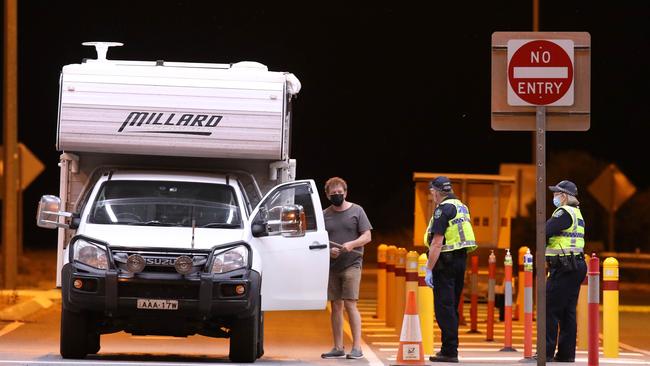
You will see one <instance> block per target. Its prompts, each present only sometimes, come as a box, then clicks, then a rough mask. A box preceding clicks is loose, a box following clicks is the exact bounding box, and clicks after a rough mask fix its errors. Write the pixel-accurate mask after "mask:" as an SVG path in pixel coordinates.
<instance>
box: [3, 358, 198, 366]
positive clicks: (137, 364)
mask: <svg viewBox="0 0 650 366" xmlns="http://www.w3.org/2000/svg"><path fill="white" fill-rule="evenodd" d="M0 364H9V365H16V364H18V365H76V364H78V365H102V366H110V365H115V366H125V365H134V366H141V365H142V364H143V363H142V361H105V360H97V361H94V360H89V359H85V360H77V362H74V361H73V362H71V360H62V361H54V360H53V361H33V360H0ZM147 364H148V365H157V366H196V363H195V362H192V363H179V362H151V361H147Z"/></svg>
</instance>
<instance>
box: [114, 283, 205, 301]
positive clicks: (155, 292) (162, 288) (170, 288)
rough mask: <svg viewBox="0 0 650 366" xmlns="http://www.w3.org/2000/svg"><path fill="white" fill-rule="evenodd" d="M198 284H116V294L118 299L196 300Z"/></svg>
mask: <svg viewBox="0 0 650 366" xmlns="http://www.w3.org/2000/svg"><path fill="white" fill-rule="evenodd" d="M199 288H200V283H199V282H197V283H192V282H187V283H181V284H179V283H176V282H160V283H139V282H118V284H117V294H118V296H119V297H136V298H142V299H177V300H192V299H194V300H198V299H199Z"/></svg>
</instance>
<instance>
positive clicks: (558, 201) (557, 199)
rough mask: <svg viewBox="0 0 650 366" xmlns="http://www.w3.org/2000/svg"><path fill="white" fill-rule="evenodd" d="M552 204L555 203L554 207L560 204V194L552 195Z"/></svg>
mask: <svg viewBox="0 0 650 366" xmlns="http://www.w3.org/2000/svg"><path fill="white" fill-rule="evenodd" d="M553 204H554V205H555V207H560V206H562V201H561V200H560V196H555V197H553Z"/></svg>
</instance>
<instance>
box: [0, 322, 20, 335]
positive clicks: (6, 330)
mask: <svg viewBox="0 0 650 366" xmlns="http://www.w3.org/2000/svg"><path fill="white" fill-rule="evenodd" d="M23 324H25V323H23V322H19V321H15V322H12V323H9V324H7V325H5V326H4V327H3V328H2V329H0V337H2V336H3V335H5V334H8V333H11V332H13V331H14V330H16V329H18V328H20V327H21V326H22V325H23Z"/></svg>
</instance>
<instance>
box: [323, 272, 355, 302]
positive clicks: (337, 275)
mask: <svg viewBox="0 0 650 366" xmlns="http://www.w3.org/2000/svg"><path fill="white" fill-rule="evenodd" d="M360 284H361V268H358V267H355V266H350V267H348V268H346V269H344V270H343V271H342V272H334V271H330V278H329V283H328V284H327V300H329V301H335V300H359V285H360Z"/></svg>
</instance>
